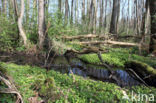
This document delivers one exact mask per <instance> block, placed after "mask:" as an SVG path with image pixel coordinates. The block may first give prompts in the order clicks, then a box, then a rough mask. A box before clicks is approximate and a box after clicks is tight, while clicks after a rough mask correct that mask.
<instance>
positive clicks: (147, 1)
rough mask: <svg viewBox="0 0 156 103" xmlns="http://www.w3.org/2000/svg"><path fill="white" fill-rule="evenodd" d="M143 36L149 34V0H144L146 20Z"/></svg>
mask: <svg viewBox="0 0 156 103" xmlns="http://www.w3.org/2000/svg"><path fill="white" fill-rule="evenodd" d="M145 34H146V35H148V34H150V4H149V0H146V20H145Z"/></svg>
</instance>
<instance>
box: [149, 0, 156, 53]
mask: <svg viewBox="0 0 156 103" xmlns="http://www.w3.org/2000/svg"><path fill="white" fill-rule="evenodd" d="M149 2H150V14H151V41H150V52H156V1H155V0H149Z"/></svg>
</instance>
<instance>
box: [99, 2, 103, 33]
mask: <svg viewBox="0 0 156 103" xmlns="http://www.w3.org/2000/svg"><path fill="white" fill-rule="evenodd" d="M102 25H103V0H100V19H99V32H100V33H101V28H102Z"/></svg>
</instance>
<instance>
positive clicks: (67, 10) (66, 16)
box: [65, 0, 69, 25]
mask: <svg viewBox="0 0 156 103" xmlns="http://www.w3.org/2000/svg"><path fill="white" fill-rule="evenodd" d="M68 14H69V4H68V0H66V1H65V25H67V24H68V16H69V15H68Z"/></svg>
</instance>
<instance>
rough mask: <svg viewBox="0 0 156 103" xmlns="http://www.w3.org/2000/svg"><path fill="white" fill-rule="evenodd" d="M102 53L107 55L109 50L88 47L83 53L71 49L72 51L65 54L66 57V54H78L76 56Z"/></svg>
mask: <svg viewBox="0 0 156 103" xmlns="http://www.w3.org/2000/svg"><path fill="white" fill-rule="evenodd" d="M99 51H100V52H102V53H106V52H108V51H107V50H103V49H102V48H98V47H94V46H93V47H91V46H86V47H85V48H84V49H83V50H81V51H77V50H74V49H70V50H67V51H66V52H65V55H66V54H70V53H76V54H89V53H98V52H99Z"/></svg>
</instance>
